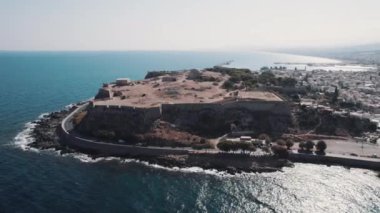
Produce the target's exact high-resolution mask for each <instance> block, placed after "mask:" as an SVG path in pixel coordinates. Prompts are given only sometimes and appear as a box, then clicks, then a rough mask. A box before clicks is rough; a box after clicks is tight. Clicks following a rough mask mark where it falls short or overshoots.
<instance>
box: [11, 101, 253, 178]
mask: <svg viewBox="0 0 380 213" xmlns="http://www.w3.org/2000/svg"><path fill="white" fill-rule="evenodd" d="M73 106H75V104H69V105H67V106H65V109H70V108H71V107H73ZM49 114H50V113H42V114H41V115H39V116H38V118H37V119H36V120H35V121H34V122H27V123H26V124H25V128H24V129H23V130H22V131H21V132H19V133H18V134H17V135H16V136H15V137H14V145H15V146H16V147H18V148H20V149H22V150H23V151H33V152H41V151H43V152H47V153H53V154H55V155H57V156H60V157H71V158H74V159H77V160H79V161H80V162H82V163H98V162H104V161H118V162H120V163H125V164H127V163H137V164H141V165H144V166H147V167H151V168H155V169H161V170H166V171H173V172H185V173H203V174H209V175H216V176H233V175H231V174H229V173H227V172H226V171H218V170H216V169H203V168H201V167H183V168H181V167H166V166H162V165H159V164H152V163H149V162H147V161H142V160H138V159H133V158H120V157H96V158H94V157H92V156H90V155H87V154H84V153H79V152H74V153H64V154H63V153H62V152H61V150H55V149H45V150H40V149H37V148H34V147H31V146H29V145H30V144H31V143H33V142H34V141H35V139H34V138H33V136H32V132H33V129H34V128H35V127H36V125H37V123H36V122H38V121H40V120H42V119H46V118H47V116H48V115H49ZM249 174H254V173H240V174H237V175H249Z"/></svg>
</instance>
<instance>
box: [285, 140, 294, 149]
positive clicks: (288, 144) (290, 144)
mask: <svg viewBox="0 0 380 213" xmlns="http://www.w3.org/2000/svg"><path fill="white" fill-rule="evenodd" d="M293 145H294V142H293V141H292V140H286V147H287V148H288V149H290V148H292V147H293Z"/></svg>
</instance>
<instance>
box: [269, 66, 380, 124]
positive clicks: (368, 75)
mask: <svg viewBox="0 0 380 213" xmlns="http://www.w3.org/2000/svg"><path fill="white" fill-rule="evenodd" d="M271 71H272V72H273V73H274V74H275V75H276V76H281V77H290V78H294V79H296V80H297V85H296V87H297V88H299V89H304V90H305V91H310V93H308V94H307V95H306V94H305V96H301V97H300V102H301V104H302V105H308V106H311V107H316V108H317V107H320V108H321V107H325V108H326V109H329V108H330V109H331V110H334V112H335V113H350V115H351V116H357V117H362V118H369V119H371V120H372V121H373V122H376V123H377V124H378V125H379V124H380V72H379V71H378V70H373V71H359V72H358V71H327V70H321V69H319V70H312V71H305V70H297V69H295V70H290V69H278V68H277V69H276V68H272V69H271ZM326 97H330V98H331V99H330V100H326Z"/></svg>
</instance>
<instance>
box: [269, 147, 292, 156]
mask: <svg viewBox="0 0 380 213" xmlns="http://www.w3.org/2000/svg"><path fill="white" fill-rule="evenodd" d="M272 152H273V153H274V154H275V155H276V156H278V157H279V158H288V156H289V152H288V150H287V149H286V148H285V147H284V146H280V145H274V146H272Z"/></svg>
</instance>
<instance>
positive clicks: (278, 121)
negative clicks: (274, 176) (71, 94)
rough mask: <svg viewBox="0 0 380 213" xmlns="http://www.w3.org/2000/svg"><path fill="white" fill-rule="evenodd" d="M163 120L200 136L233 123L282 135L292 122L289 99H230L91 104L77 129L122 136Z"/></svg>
mask: <svg viewBox="0 0 380 213" xmlns="http://www.w3.org/2000/svg"><path fill="white" fill-rule="evenodd" d="M157 119H162V120H164V121H167V122H169V123H172V124H174V125H175V126H176V127H178V128H180V129H182V130H185V131H188V132H191V133H194V134H197V135H200V136H212V137H214V136H221V135H223V134H226V133H228V132H230V130H231V124H234V125H236V126H237V128H238V129H239V130H253V131H255V132H257V133H258V134H259V133H269V134H281V133H283V132H285V131H286V130H287V128H288V126H289V125H290V124H291V116H290V109H289V106H288V104H287V103H286V102H282V101H278V102H274V101H271V102H269V101H229V102H223V103H196V104H194V103H193V104H162V105H161V107H152V108H135V107H127V106H120V107H119V106H89V107H88V109H87V115H86V117H85V118H84V119H83V121H82V122H81V124H80V125H79V127H78V129H79V130H80V131H81V132H83V133H88V134H91V132H92V131H94V130H112V131H114V132H115V133H116V134H117V135H118V136H120V137H121V138H123V137H126V138H128V135H130V134H136V133H137V134H141V133H144V132H146V131H148V130H149V129H150V128H151V127H152V125H153V123H154V121H155V120H157Z"/></svg>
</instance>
